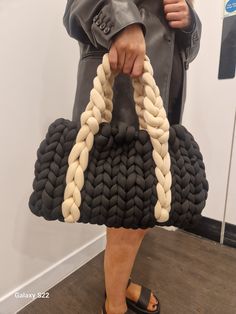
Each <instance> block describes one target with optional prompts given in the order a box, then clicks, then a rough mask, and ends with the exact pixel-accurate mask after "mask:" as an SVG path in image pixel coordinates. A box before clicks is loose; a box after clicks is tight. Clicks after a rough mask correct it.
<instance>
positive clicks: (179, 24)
mask: <svg viewBox="0 0 236 314" xmlns="http://www.w3.org/2000/svg"><path fill="white" fill-rule="evenodd" d="M169 25H170V26H171V27H173V28H184V27H186V24H185V23H184V22H183V21H171V22H169Z"/></svg>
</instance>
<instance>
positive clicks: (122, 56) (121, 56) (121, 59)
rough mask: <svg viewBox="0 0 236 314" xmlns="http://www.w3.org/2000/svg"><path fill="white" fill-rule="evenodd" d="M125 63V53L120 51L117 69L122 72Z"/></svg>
mask: <svg viewBox="0 0 236 314" xmlns="http://www.w3.org/2000/svg"><path fill="white" fill-rule="evenodd" d="M124 63H125V51H124V50H123V51H119V54H118V62H117V68H118V70H119V71H122V69H123V67H124Z"/></svg>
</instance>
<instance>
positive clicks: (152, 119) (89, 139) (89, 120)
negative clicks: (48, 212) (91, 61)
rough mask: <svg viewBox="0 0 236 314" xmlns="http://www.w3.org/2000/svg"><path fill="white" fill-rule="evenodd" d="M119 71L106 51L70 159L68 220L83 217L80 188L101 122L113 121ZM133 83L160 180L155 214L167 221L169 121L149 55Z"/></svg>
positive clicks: (66, 201) (64, 211)
mask: <svg viewBox="0 0 236 314" xmlns="http://www.w3.org/2000/svg"><path fill="white" fill-rule="evenodd" d="M117 74H118V73H114V72H112V71H111V68H110V63H109V59H108V53H106V54H104V55H103V59H102V63H101V64H100V65H99V66H98V68H97V76H96V77H95V78H94V80H93V89H92V90H91V92H90V101H89V103H88V105H87V107H86V108H85V111H84V112H83V113H82V114H81V116H80V121H81V128H80V130H79V131H78V134H77V137H76V143H75V145H74V146H73V148H72V150H71V152H70V155H69V158H68V164H69V167H68V170H67V173H66V188H65V192H64V201H63V203H62V214H63V216H64V221H65V222H76V221H78V220H79V218H80V210H79V207H80V204H81V193H80V191H81V190H82V188H83V185H84V171H85V170H86V168H87V166H88V160H89V151H90V150H91V149H92V147H93V142H94V135H95V134H96V133H98V131H99V125H100V123H102V122H108V123H109V122H110V121H111V118H112V110H113V104H112V97H113V90H112V87H113V83H114V79H115V76H116V75H117ZM132 85H133V87H134V101H135V109H136V113H137V115H138V118H139V128H140V129H145V130H147V132H148V134H149V136H150V140H151V143H152V146H153V159H154V161H155V164H156V168H155V174H156V177H157V181H158V182H157V186H156V189H157V195H158V200H157V203H156V206H155V210H154V215H155V218H156V220H157V221H158V222H165V221H167V220H168V219H169V212H170V204H171V183H172V177H171V172H170V156H169V153H168V139H169V121H168V119H167V116H166V111H165V109H164V106H163V102H162V99H161V96H160V91H159V89H158V87H157V85H156V83H155V80H154V78H153V69H152V66H151V63H150V59H149V58H148V56H147V55H145V58H144V67H143V74H142V75H141V76H140V77H138V78H132Z"/></svg>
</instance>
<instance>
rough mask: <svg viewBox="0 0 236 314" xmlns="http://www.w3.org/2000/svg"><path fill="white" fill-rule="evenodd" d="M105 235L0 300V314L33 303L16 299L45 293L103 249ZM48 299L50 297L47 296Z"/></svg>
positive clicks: (8, 313)
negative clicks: (26, 294)
mask: <svg viewBox="0 0 236 314" xmlns="http://www.w3.org/2000/svg"><path fill="white" fill-rule="evenodd" d="M105 245H106V233H103V234H101V235H99V236H98V237H96V238H94V239H92V240H91V241H90V242H88V243H86V244H85V245H83V246H82V247H80V248H79V249H77V250H75V251H74V252H72V253H70V254H69V255H67V256H65V257H64V258H63V259H61V260H60V261H59V262H57V263H55V264H53V265H52V266H50V267H48V268H47V269H45V270H44V271H43V272H41V273H39V274H37V275H36V276H34V277H33V278H31V279H30V280H28V281H27V282H25V283H24V284H22V285H21V286H19V287H17V288H16V289H14V291H10V292H9V293H8V294H7V295H4V296H3V297H2V298H1V299H0V314H13V313H17V311H19V310H21V309H22V308H24V307H25V306H26V305H28V304H29V303H31V302H33V301H34V300H35V299H34V298H32V297H31V298H26V297H22V298H19V297H16V293H17V294H18V295H20V294H21V295H23V294H24V293H35V294H37V293H38V292H41V293H42V292H46V291H48V290H49V289H51V288H52V287H53V286H55V285H56V284H58V283H59V282H60V281H62V280H63V279H65V278H66V277H68V276H69V275H70V274H71V273H73V272H74V271H76V270H77V269H78V268H80V267H81V266H83V265H84V264H86V263H87V262H88V261H90V260H91V259H92V258H93V257H95V256H96V255H98V254H99V253H100V252H102V251H103V250H104V249H105ZM49 297H50V296H49Z"/></svg>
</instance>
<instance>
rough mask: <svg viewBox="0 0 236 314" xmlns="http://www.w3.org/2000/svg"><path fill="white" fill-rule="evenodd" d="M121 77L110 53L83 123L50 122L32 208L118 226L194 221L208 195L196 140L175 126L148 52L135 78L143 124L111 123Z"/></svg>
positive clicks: (58, 217)
mask: <svg viewBox="0 0 236 314" xmlns="http://www.w3.org/2000/svg"><path fill="white" fill-rule="evenodd" d="M115 76H116V74H114V73H112V72H111V69H110V64H109V60H108V54H105V55H104V56H103V61H102V64H100V65H99V66H98V68H97V76H96V77H95V79H94V87H93V89H92V90H91V92H90V101H89V104H88V105H87V107H86V109H85V111H84V112H83V113H82V115H81V117H80V121H81V127H80V128H79V127H78V126H77V123H76V122H75V121H70V120H67V119H63V118H60V119H57V120H55V121H54V122H53V123H52V124H51V125H50V126H49V128H48V132H47V134H46V138H45V139H44V140H43V141H42V142H41V144H40V146H39V148H38V150H37V160H36V163H35V171H34V174H35V178H34V181H33V189H34V191H33V192H32V194H31V196H30V198H29V208H30V210H31V211H32V213H34V214H35V215H37V216H42V217H44V218H45V219H46V220H59V221H61V222H82V223H91V224H98V225H102V224H103V225H106V226H108V227H116V228H118V227H125V228H132V229H137V228H143V229H144V228H149V227H154V226H155V225H160V226H171V225H173V226H176V227H180V228H181V227H187V226H192V225H196V224H197V223H198V222H199V219H200V218H201V212H202V210H203V208H204V207H205V203H206V199H207V195H208V181H207V179H206V173H205V166H204V162H203V157H202V154H201V152H200V149H199V146H198V144H197V143H196V141H195V140H194V137H193V136H192V135H191V133H190V132H189V131H188V130H187V129H186V128H185V127H184V126H183V125H180V124H175V125H172V126H171V127H170V125H169V122H168V119H167V117H166V112H165V109H164V106H163V103H162V99H161V97H160V93H159V89H158V87H157V86H156V83H155V80H154V78H153V69H152V67H151V64H150V60H149V58H148V57H147V56H145V60H144V71H143V74H142V75H141V76H140V77H139V78H135V79H132V84H133V87H134V100H135V108H136V112H137V114H138V117H139V125H140V129H139V130H137V129H135V128H134V127H133V126H130V125H127V124H126V123H124V122H117V123H115V122H114V123H112V124H111V123H110V122H111V118H112V109H113V104H112V96H113V90H112V87H113V83H114V79H115Z"/></svg>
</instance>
